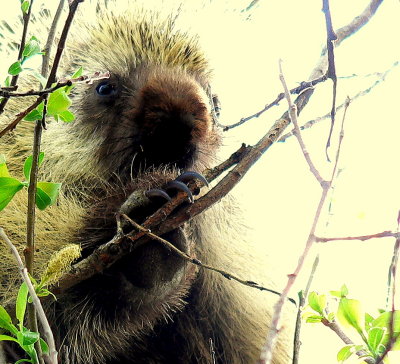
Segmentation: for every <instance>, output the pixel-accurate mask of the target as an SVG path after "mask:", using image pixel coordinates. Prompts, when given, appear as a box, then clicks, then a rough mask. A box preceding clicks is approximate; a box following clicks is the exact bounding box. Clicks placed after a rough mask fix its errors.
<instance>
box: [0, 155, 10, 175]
mask: <svg viewBox="0 0 400 364" xmlns="http://www.w3.org/2000/svg"><path fill="white" fill-rule="evenodd" d="M0 177H10V173H8V169H7V164H6V157H5V155H4V154H0Z"/></svg>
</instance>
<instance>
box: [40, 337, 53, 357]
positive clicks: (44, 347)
mask: <svg viewBox="0 0 400 364" xmlns="http://www.w3.org/2000/svg"><path fill="white" fill-rule="evenodd" d="M39 342H40V347H41V348H42V353H43V354H45V355H49V352H50V351H49V346H48V345H47V343H46V341H44V340H43V339H42V338H40V339H39Z"/></svg>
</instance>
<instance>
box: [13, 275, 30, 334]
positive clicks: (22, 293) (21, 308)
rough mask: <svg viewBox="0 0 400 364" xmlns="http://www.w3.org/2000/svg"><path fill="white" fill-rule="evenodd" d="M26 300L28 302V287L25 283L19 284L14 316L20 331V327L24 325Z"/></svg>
mask: <svg viewBox="0 0 400 364" xmlns="http://www.w3.org/2000/svg"><path fill="white" fill-rule="evenodd" d="M27 300H28V286H27V285H26V283H25V282H23V283H22V284H21V287H20V288H19V291H18V296H17V302H16V305H15V315H16V317H17V320H18V322H19V327H20V330H22V326H23V324H24V317H25V310H26V303H27Z"/></svg>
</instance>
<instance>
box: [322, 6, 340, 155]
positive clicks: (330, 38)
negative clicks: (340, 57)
mask: <svg viewBox="0 0 400 364" xmlns="http://www.w3.org/2000/svg"><path fill="white" fill-rule="evenodd" d="M322 4H323V5H322V11H323V12H324V14H325V24H326V34H327V37H326V48H327V50H328V70H327V72H326V74H327V76H328V78H330V79H331V80H332V82H333V88H332V93H333V95H332V108H331V128H330V130H329V136H328V140H327V142H326V147H325V154H326V157H327V159H328V161H329V156H328V148H329V147H330V145H331V137H332V132H333V127H334V125H335V113H336V90H337V77H336V67H335V52H334V42H335V40H336V39H337V36H336V34H335V31H334V30H333V26H332V18H331V11H330V8H329V0H322Z"/></svg>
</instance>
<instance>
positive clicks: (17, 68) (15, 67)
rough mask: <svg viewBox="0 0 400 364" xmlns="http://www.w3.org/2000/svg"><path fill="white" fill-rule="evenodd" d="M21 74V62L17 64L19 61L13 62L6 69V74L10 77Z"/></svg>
mask: <svg viewBox="0 0 400 364" xmlns="http://www.w3.org/2000/svg"><path fill="white" fill-rule="evenodd" d="M21 72H22V66H21V62H19V61H17V62H14V63H13V64H12V65H11V66H10V68H9V69H8V74H9V75H11V76H15V75H18V74H19V73H21Z"/></svg>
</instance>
